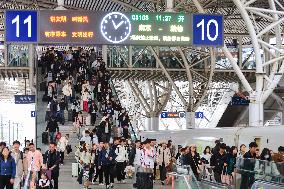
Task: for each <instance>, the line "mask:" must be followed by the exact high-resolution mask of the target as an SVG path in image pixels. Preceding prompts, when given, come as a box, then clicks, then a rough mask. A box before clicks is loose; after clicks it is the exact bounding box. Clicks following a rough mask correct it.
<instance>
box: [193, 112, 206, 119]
mask: <svg viewBox="0 0 284 189" xmlns="http://www.w3.org/2000/svg"><path fill="white" fill-rule="evenodd" d="M195 118H204V113H203V112H195Z"/></svg>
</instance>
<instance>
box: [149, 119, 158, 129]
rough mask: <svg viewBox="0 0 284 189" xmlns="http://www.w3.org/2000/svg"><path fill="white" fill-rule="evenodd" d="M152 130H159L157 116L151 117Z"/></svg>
mask: <svg viewBox="0 0 284 189" xmlns="http://www.w3.org/2000/svg"><path fill="white" fill-rule="evenodd" d="M151 129H152V131H158V130H159V117H156V116H153V117H151Z"/></svg>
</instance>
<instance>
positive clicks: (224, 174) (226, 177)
mask: <svg viewBox="0 0 284 189" xmlns="http://www.w3.org/2000/svg"><path fill="white" fill-rule="evenodd" d="M221 182H222V183H223V184H227V185H231V184H232V183H233V176H232V175H229V174H228V173H227V171H226V167H225V166H224V168H223V172H222V175H221Z"/></svg>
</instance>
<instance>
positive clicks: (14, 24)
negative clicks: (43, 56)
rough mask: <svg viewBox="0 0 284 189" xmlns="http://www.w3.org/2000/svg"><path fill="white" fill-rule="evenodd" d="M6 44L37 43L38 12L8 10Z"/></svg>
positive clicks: (6, 16)
mask: <svg viewBox="0 0 284 189" xmlns="http://www.w3.org/2000/svg"><path fill="white" fill-rule="evenodd" d="M5 22H6V25H5V28H6V33H5V39H6V42H7V43H9V42H32V43H36V42H37V11H30V10H29V11H15V10H8V11H6V14H5Z"/></svg>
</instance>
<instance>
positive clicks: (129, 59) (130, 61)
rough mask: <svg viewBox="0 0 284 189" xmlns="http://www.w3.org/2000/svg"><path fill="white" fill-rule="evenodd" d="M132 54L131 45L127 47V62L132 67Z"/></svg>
mask: <svg viewBox="0 0 284 189" xmlns="http://www.w3.org/2000/svg"><path fill="white" fill-rule="evenodd" d="M132 55H133V46H129V47H128V64H129V67H131V68H132V67H133V65H132V61H133V60H132Z"/></svg>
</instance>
